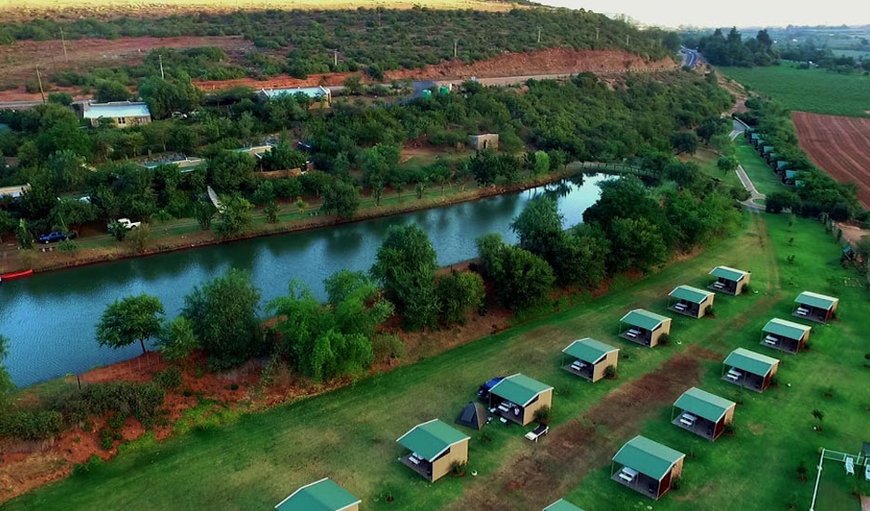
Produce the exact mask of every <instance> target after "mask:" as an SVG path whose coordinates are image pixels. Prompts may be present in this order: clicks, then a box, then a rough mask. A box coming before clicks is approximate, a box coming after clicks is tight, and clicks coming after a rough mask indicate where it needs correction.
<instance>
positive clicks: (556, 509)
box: [544, 499, 583, 511]
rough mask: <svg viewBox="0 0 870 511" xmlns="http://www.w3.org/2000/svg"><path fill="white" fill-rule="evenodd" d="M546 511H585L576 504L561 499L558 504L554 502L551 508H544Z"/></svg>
mask: <svg viewBox="0 0 870 511" xmlns="http://www.w3.org/2000/svg"><path fill="white" fill-rule="evenodd" d="M544 511H583V510H582V509H581V508H579V507H577V506H575V505H574V504H572V503H570V502H568V501H567V500H565V499H559V500H557V501H556V502H553V503H552V504H550V505H549V506H547V507H545V508H544Z"/></svg>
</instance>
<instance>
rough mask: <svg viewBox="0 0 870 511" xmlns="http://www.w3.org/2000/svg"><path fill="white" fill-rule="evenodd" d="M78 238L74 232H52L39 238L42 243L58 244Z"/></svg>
mask: <svg viewBox="0 0 870 511" xmlns="http://www.w3.org/2000/svg"><path fill="white" fill-rule="evenodd" d="M75 237H76V233H74V232H63V231H51V232H50V233H48V234H43V235H42V236H40V237H39V242H40V243H46V244H48V243H57V242H58V241H64V240H71V239H73V238H75Z"/></svg>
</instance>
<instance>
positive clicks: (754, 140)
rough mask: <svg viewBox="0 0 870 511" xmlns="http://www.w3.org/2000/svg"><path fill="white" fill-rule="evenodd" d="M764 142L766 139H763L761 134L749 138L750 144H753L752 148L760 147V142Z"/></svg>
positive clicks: (754, 134)
mask: <svg viewBox="0 0 870 511" xmlns="http://www.w3.org/2000/svg"><path fill="white" fill-rule="evenodd" d="M763 140H764V139H762V138H761V134H759V133H753V134H752V135H750V136H749V143H750V144H752V147H758V143H759V141H763Z"/></svg>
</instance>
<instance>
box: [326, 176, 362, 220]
mask: <svg viewBox="0 0 870 511" xmlns="http://www.w3.org/2000/svg"><path fill="white" fill-rule="evenodd" d="M359 203H360V199H359V190H357V189H356V187H355V186H353V185H352V184H350V183H347V182H345V181H336V182H335V183H333V185H332V186H330V187H329V188H327V189H326V193H324V194H323V205H322V208H323V211H324V212H326V213H327V214H335V215H338V216H339V217H340V218H343V219H346V220H349V219H351V218H353V215H354V214H355V213H356V210H357V209H359Z"/></svg>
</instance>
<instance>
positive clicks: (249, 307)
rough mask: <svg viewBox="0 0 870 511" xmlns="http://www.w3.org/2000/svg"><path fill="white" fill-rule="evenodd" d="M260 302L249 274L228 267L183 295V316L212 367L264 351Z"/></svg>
mask: <svg viewBox="0 0 870 511" xmlns="http://www.w3.org/2000/svg"><path fill="white" fill-rule="evenodd" d="M259 301H260V292H259V290H257V288H255V287H254V285H253V284H252V283H251V277H250V275H249V274H248V273H245V272H243V271H240V270H230V272H229V273H227V274H226V275H224V276H222V277H217V278H215V279H213V280H211V281H210V282H207V283H205V284H203V285H202V286H197V287H195V288H194V289H193V291H192V292H191V293H190V294H189V295H187V296H186V297H184V308H183V309H182V315H183V316H184V317H185V318H187V319H188V321H190V326H191V327H192V328H193V333H194V336H195V337H196V339H198V341H199V345H200V346H201V347H202V349H203V351H205V353H206V354H207V355H208V357H209V365H210V366H211V367H212V368H214V369H217V370H222V369H228V368H230V367H234V366H237V365H239V364H241V363H242V362H244V361H246V360H248V359H249V358H250V357H253V356H256V355H259V354H261V353H262V352H263V348H264V342H263V335H262V332H261V329H260V319H259V318H258V317H257V304H258V303H259Z"/></svg>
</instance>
